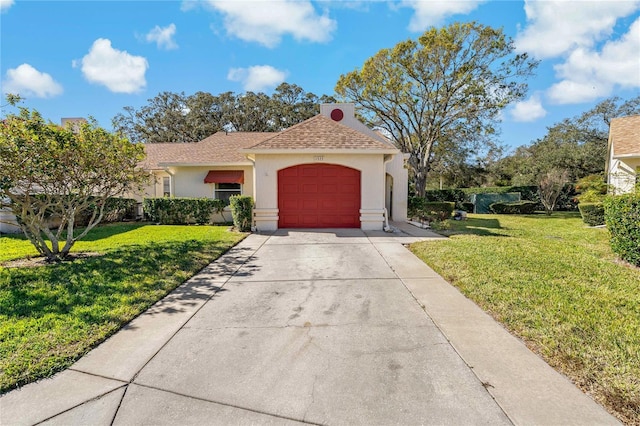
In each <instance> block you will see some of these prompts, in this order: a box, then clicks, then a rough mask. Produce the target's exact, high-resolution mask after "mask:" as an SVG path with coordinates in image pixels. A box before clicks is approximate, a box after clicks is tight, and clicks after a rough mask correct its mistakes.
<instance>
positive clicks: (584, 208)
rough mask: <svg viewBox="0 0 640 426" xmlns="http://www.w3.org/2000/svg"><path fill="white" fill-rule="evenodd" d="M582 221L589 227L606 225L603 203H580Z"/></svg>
mask: <svg viewBox="0 0 640 426" xmlns="http://www.w3.org/2000/svg"><path fill="white" fill-rule="evenodd" d="M578 210H580V216H582V221H583V222H584V223H586V224H587V225H589V226H600V225H604V222H605V220H604V204H602V203H580V204H578Z"/></svg>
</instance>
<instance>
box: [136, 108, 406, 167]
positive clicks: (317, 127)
mask: <svg viewBox="0 0 640 426" xmlns="http://www.w3.org/2000/svg"><path fill="white" fill-rule="evenodd" d="M380 139H383V137H382V136H380ZM244 148H250V149H247V150H243V149H244ZM296 149H314V150H367V151H369V150H374V151H378V150H379V151H383V150H385V151H390V150H391V151H395V148H394V147H393V145H392V144H391V143H384V142H382V141H381V140H378V139H376V138H373V137H371V136H368V135H366V134H364V133H361V132H359V131H357V130H354V129H352V128H351V127H348V126H345V125H343V124H340V123H338V122H335V121H333V120H332V119H330V118H328V117H325V116H323V115H316V116H315V117H312V118H310V119H308V120H306V121H303V122H302V123H299V124H296V125H295V126H292V127H289V128H288V129H286V130H283V131H282V132H278V133H258V132H229V133H226V132H218V133H215V134H213V135H211V136H209V137H208V138H206V139H203V140H201V141H200V142H196V143H151V144H145V152H146V154H147V158H146V159H145V161H144V162H142V164H141V166H142V167H143V168H145V169H148V170H157V169H161V168H162V166H161V165H170V164H190V165H196V164H203V165H204V164H227V163H249V161H248V160H247V159H246V158H245V152H247V151H252V150H258V151H261V150H296ZM240 150H243V151H244V152H240Z"/></svg>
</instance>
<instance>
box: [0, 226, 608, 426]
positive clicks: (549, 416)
mask: <svg viewBox="0 0 640 426" xmlns="http://www.w3.org/2000/svg"><path fill="white" fill-rule="evenodd" d="M408 232H411V231H408ZM412 233H413V234H414V236H413V237H412V236H410V235H408V234H406V233H402V232H397V233H395V234H384V233H381V232H370V233H366V234H365V233H364V232H362V231H360V230H319V231H315V232H314V231H301V230H280V231H278V232H276V233H275V234H273V235H257V234H253V235H250V236H249V237H248V238H247V239H245V240H244V241H243V242H242V243H240V244H239V245H238V246H236V247H235V248H234V249H232V250H231V251H230V252H228V253H227V254H226V255H224V256H223V257H222V258H220V259H219V260H218V261H216V262H214V263H213V264H211V265H210V266H209V267H207V268H205V270H203V271H202V272H201V273H200V274H198V275H196V276H195V277H193V278H192V279H191V280H189V281H188V282H187V283H185V284H184V285H183V286H181V287H180V288H178V289H177V290H176V291H174V292H173V293H172V294H170V295H169V296H168V297H167V298H165V299H163V300H162V301H160V302H159V303H158V304H156V305H155V306H154V307H153V308H151V309H150V310H149V311H147V312H146V313H144V314H143V315H141V316H139V317H138V318H136V319H135V320H133V321H132V322H131V323H130V324H129V325H127V326H126V327H125V328H124V329H122V330H121V331H120V332H118V333H117V334H116V335H114V336H113V337H112V338H110V339H109V340H107V341H106V342H104V343H103V344H102V345H100V346H99V347H98V348H96V349H95V350H93V351H92V352H90V353H89V354H88V355H87V356H85V357H84V358H82V359H81V360H79V361H78V362H77V363H76V364H75V365H73V366H72V367H71V368H69V369H68V370H66V371H64V372H62V373H59V374H57V375H56V376H54V377H53V378H51V379H47V380H43V381H41V382H38V383H34V384H30V385H27V386H25V387H23V388H22V389H18V390H15V391H12V392H10V393H8V394H6V395H4V396H2V397H0V424H2V425H13V424H38V423H42V424H104V425H109V424H115V425H120V424H122V425H131V424H150V425H158V424H288V423H291V424H293V423H312V424H367V425H369V424H381V425H382V424H384V425H388V424H454V425H461V424H490V425H500V424H512V423H515V424H523V425H524V424H580V425H586V424H616V423H617V422H616V421H615V419H614V418H613V417H611V416H610V415H608V414H607V413H606V412H605V411H604V410H603V409H602V408H601V407H600V406H599V405H597V404H596V403H594V402H593V401H592V400H591V399H589V398H588V397H587V396H585V395H584V394H583V393H582V392H580V391H579V390H578V389H577V388H576V387H575V386H573V385H572V384H571V383H570V382H569V381H568V380H567V379H566V378H564V377H563V376H561V375H559V374H557V373H556V372H555V371H554V370H552V369H551V368H550V367H549V366H548V365H546V364H545V363H544V362H543V361H541V360H540V359H539V358H538V357H537V356H535V355H534V354H532V353H531V352H530V351H529V350H528V349H527V348H526V347H525V346H524V345H523V344H522V343H521V342H520V341H518V340H517V339H515V338H513V337H512V336H511V335H509V334H508V333H507V332H506V331H504V330H503V329H502V328H501V327H500V326H499V325H498V324H496V323H495V322H494V321H493V320H492V319H491V318H490V317H488V316H487V315H486V314H484V313H483V312H482V311H480V310H479V309H478V308H477V307H476V306H475V305H474V304H473V303H471V302H470V301H469V300H467V299H466V298H465V297H464V296H462V295H461V294H460V293H459V292H457V290H455V289H454V288H452V287H451V286H449V285H448V284H447V283H446V282H445V281H444V280H443V279H442V278H441V277H439V276H438V275H437V274H435V273H434V272H433V271H432V270H431V269H430V268H428V267H427V266H426V265H424V264H423V263H422V262H421V261H420V260H418V259H417V258H415V257H414V256H413V255H412V254H411V253H410V252H409V251H408V250H407V249H406V248H405V247H404V246H403V243H408V242H413V241H416V240H417V239H419V238H416V237H415V235H416V234H419V232H417V231H415V232H412ZM422 235H423V236H428V234H427V233H422Z"/></svg>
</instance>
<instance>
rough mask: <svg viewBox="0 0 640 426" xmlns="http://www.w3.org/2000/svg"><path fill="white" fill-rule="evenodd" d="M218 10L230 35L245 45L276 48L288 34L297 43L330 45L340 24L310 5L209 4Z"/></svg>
mask: <svg viewBox="0 0 640 426" xmlns="http://www.w3.org/2000/svg"><path fill="white" fill-rule="evenodd" d="M208 4H209V6H210V7H212V8H213V9H214V10H216V11H218V12H221V13H222V14H223V15H224V26H225V29H226V30H227V32H228V33H229V34H232V35H234V36H236V37H238V38H239V39H241V40H245V41H255V42H258V43H260V44H263V45H265V46H267V47H275V46H276V45H277V44H278V43H280V40H281V39H282V37H283V36H284V35H286V34H290V35H292V36H293V37H294V38H295V39H296V40H307V41H311V42H326V41H329V40H330V39H331V33H332V32H333V31H334V30H335V29H336V27H337V23H336V21H335V20H333V19H331V18H329V17H328V16H327V13H326V12H325V13H324V14H323V15H318V14H317V13H316V11H315V9H314V8H313V5H312V4H311V2H309V1H296V0H281V1H276V2H274V1H265V0H261V1H253V2H251V3H247V2H244V1H217V0H208Z"/></svg>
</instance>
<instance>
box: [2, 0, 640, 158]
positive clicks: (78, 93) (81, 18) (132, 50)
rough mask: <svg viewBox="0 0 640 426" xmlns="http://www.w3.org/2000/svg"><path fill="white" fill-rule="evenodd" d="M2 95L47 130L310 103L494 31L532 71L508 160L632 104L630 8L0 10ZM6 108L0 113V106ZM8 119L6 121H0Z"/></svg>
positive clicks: (638, 60)
mask: <svg viewBox="0 0 640 426" xmlns="http://www.w3.org/2000/svg"><path fill="white" fill-rule="evenodd" d="M0 8H1V14H0V28H1V30H0V31H1V40H0V43H1V44H0V49H1V54H0V79H1V80H0V81H1V84H2V92H3V94H4V93H7V92H11V93H19V94H20V95H22V96H23V97H24V98H26V101H25V102H24V103H23V105H25V106H28V107H32V108H36V109H38V110H39V111H40V112H41V113H42V114H43V115H44V117H46V118H48V119H50V120H52V121H54V122H60V119H61V118H62V117H87V116H93V117H94V118H96V119H97V120H98V122H99V123H100V125H102V126H103V127H106V128H111V119H112V118H113V116H115V115H116V114H117V113H119V112H122V109H123V107H125V106H133V107H134V108H139V107H140V106H142V105H144V104H146V103H147V100H148V99H150V98H152V97H154V96H156V95H157V94H158V93H159V92H162V91H171V92H185V94H192V93H194V92H196V91H205V92H210V93H213V94H218V93H222V92H226V91H233V92H236V93H242V92H244V91H246V90H252V91H264V92H266V93H271V92H272V90H273V89H274V88H275V87H276V86H277V85H278V84H279V83H281V82H282V81H286V82H288V83H295V84H297V85H299V86H301V87H302V88H303V89H304V90H306V91H308V92H313V93H315V94H316V95H318V96H320V95H322V94H333V89H334V87H335V84H336V82H337V80H338V78H339V77H340V75H341V74H344V73H347V72H349V71H352V70H353V69H355V68H357V67H360V66H361V65H362V64H363V63H364V61H365V60H366V59H367V58H368V57H370V56H372V55H373V54H375V53H376V52H377V51H378V50H380V49H382V48H386V47H393V46H394V45H395V44H396V43H398V42H399V41H402V40H405V39H407V38H416V37H418V36H419V35H420V34H421V33H422V32H423V31H424V30H425V29H427V28H429V27H431V26H442V25H446V24H449V23H451V22H455V21H460V22H467V21H472V20H475V21H478V22H480V23H483V24H486V25H491V26H494V27H502V28H503V30H504V32H505V33H506V34H507V35H509V36H511V37H512V38H514V40H515V42H516V47H517V50H518V51H526V52H529V53H530V54H531V55H533V56H534V57H535V58H537V59H539V60H540V61H541V64H540V66H539V68H538V70H537V72H536V74H537V75H536V76H535V77H534V78H532V79H530V80H529V87H530V91H529V96H528V98H527V99H526V100H525V101H524V102H521V103H519V104H514V105H510V106H509V107H508V108H507V109H506V110H505V111H504V114H503V120H502V125H501V128H502V134H501V137H500V139H501V141H502V142H503V143H504V144H505V145H507V146H509V147H515V146H520V145H525V144H529V143H531V142H532V141H534V140H535V139H537V138H540V137H542V136H544V134H545V133H546V127H547V126H550V125H552V124H554V123H556V122H559V121H561V120H562V119H564V118H568V117H573V116H575V115H577V114H579V113H581V112H583V111H586V110H588V109H590V108H592V107H593V106H594V105H595V104H596V103H597V102H598V101H600V100H602V99H605V98H607V97H609V96H614V95H616V96H620V97H621V98H623V99H628V98H631V97H634V96H638V95H639V94H640V1H619V2H617V1H583V0H573V1H556V0H544V1H530V0H528V1H523V0H508V1H492V0H489V1H468V0H467V1H430V0H421V1H302V0H296V1H268V0H264V1H142V0H139V1H67V2H63V1H27V0H26V1H20V0H0ZM3 104H4V102H3ZM7 111H11V110H10V109H8V108H4V109H3V114H4V113H6V112H7Z"/></svg>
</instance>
